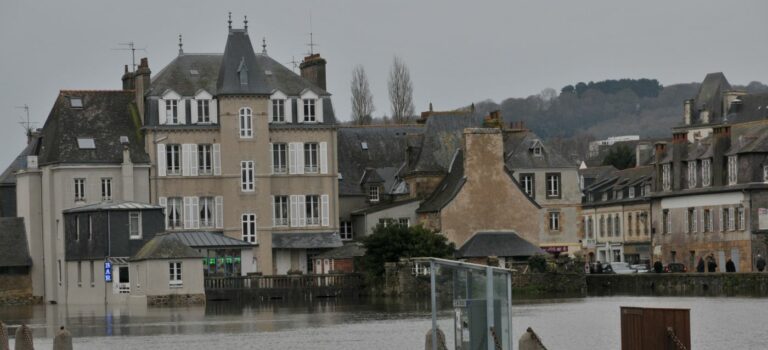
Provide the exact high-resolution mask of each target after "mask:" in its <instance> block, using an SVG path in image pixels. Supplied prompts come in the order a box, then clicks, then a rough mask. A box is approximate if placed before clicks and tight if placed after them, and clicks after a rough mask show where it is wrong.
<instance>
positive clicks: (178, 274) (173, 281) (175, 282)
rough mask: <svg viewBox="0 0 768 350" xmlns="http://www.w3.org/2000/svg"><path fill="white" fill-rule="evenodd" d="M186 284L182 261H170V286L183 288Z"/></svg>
mask: <svg viewBox="0 0 768 350" xmlns="http://www.w3.org/2000/svg"><path fill="white" fill-rule="evenodd" d="M183 286H184V275H183V270H182V262H181V261H169V262H168V287H170V288H181V287H183Z"/></svg>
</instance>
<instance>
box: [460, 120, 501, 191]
mask: <svg viewBox="0 0 768 350" xmlns="http://www.w3.org/2000/svg"><path fill="white" fill-rule="evenodd" d="M496 170H498V171H500V172H499V173H496V172H495V171H496ZM503 171H504V141H503V137H502V134H501V130H499V129H495V128H494V129H490V128H467V129H464V174H465V175H466V176H467V178H474V179H475V180H480V179H483V178H490V177H493V176H494V175H497V174H502V173H503ZM472 173H475V175H476V176H472ZM470 181H471V180H470Z"/></svg>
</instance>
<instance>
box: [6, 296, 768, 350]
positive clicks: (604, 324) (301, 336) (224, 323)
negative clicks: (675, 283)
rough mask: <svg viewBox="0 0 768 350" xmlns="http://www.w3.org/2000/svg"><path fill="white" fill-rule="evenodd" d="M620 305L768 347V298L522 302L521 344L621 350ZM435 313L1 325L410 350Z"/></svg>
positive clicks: (157, 314)
mask: <svg viewBox="0 0 768 350" xmlns="http://www.w3.org/2000/svg"><path fill="white" fill-rule="evenodd" d="M619 306H641V307H674V308H690V309H691V331H692V332H691V333H692V340H693V347H694V348H696V349H728V348H731V349H765V348H766V347H767V346H768V327H766V321H768V317H767V316H766V314H765V310H766V309H768V299H748V298H650V297H600V298H597V297H593V298H583V299H563V300H526V301H518V302H517V303H516V304H515V305H514V309H513V331H514V337H515V339H517V338H518V337H519V336H520V334H522V332H524V330H525V329H526V328H527V327H528V326H531V327H533V329H534V330H536V332H537V333H538V334H539V335H540V336H541V337H542V338H543V340H544V343H545V345H547V347H549V348H550V349H573V350H580V349H618V348H619V338H620V331H619ZM449 312H450V310H444V311H443V312H441V318H442V321H441V327H442V328H443V329H445V330H450V329H451V327H452V325H453V321H452V320H451V319H450V313H449ZM429 314H430V310H429V304H428V303H426V302H413V303H407V304H399V303H394V302H392V301H386V300H367V301H362V302H356V303H345V302H341V301H335V300H326V301H321V302H315V303H312V304H309V303H307V304H290V303H274V304H270V305H266V306H265V305H261V306H257V305H236V304H233V303H226V302H210V303H209V304H208V305H207V306H205V307H195V308H108V309H105V308H104V307H103V306H69V307H64V306H61V305H39V306H33V307H30V306H24V307H22V306H13V307H3V308H1V309H0V320H3V321H5V322H6V323H8V324H10V325H18V324H20V323H21V322H25V323H28V324H29V325H30V326H31V327H32V328H33V332H34V334H35V345H36V347H37V348H40V349H49V348H50V344H51V342H52V339H51V338H52V336H53V334H54V332H55V330H56V329H57V328H58V326H59V325H61V324H65V325H66V326H67V327H68V328H69V329H70V331H71V332H72V333H73V335H74V336H75V349H78V350H90V349H93V350H97V349H98V350H102V349H107V348H108V349H110V350H123V349H183V350H198V349H206V350H207V349H212V348H219V349H221V348H241V349H318V350H325V349H327V350H353V349H355V350H357V349H382V350H385V349H386V350H389V349H399V350H406V349H422V348H423V346H424V345H423V344H424V335H425V333H426V332H427V330H428V329H429V327H430V318H429ZM446 335H447V337H448V338H450V337H451V334H446ZM449 340H450V339H449Z"/></svg>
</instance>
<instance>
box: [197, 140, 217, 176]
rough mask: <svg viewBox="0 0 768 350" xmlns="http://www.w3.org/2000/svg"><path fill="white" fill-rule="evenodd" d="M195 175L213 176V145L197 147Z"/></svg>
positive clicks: (202, 144)
mask: <svg viewBox="0 0 768 350" xmlns="http://www.w3.org/2000/svg"><path fill="white" fill-rule="evenodd" d="M197 174H198V176H206V175H213V144H210V143H201V144H198V145H197Z"/></svg>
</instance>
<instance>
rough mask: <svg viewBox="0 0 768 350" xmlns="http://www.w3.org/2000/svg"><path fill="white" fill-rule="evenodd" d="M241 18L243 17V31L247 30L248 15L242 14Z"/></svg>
mask: <svg viewBox="0 0 768 350" xmlns="http://www.w3.org/2000/svg"><path fill="white" fill-rule="evenodd" d="M243 18H244V19H243V25H244V28H245V31H246V32H247V31H248V15H245V16H243Z"/></svg>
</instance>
